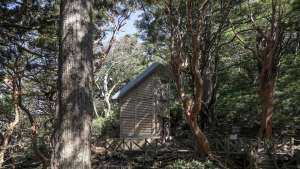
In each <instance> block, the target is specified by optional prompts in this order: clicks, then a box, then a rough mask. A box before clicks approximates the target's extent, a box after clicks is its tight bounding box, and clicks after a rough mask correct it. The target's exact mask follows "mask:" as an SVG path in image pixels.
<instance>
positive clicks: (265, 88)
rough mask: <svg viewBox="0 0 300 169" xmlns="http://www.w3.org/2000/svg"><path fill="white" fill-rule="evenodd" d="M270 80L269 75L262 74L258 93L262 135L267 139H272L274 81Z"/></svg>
mask: <svg viewBox="0 0 300 169" xmlns="http://www.w3.org/2000/svg"><path fill="white" fill-rule="evenodd" d="M269 78H270V77H268V74H266V73H264V72H262V74H261V81H260V84H259V87H258V92H257V93H258V96H259V99H260V102H261V108H262V112H261V129H260V135H261V137H265V138H270V137H272V115H273V91H274V80H272V79H269Z"/></svg>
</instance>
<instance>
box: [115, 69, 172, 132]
mask: <svg viewBox="0 0 300 169" xmlns="http://www.w3.org/2000/svg"><path fill="white" fill-rule="evenodd" d="M162 74H164V75H165V74H166V73H165V72H164V68H163V66H162V65H161V64H159V63H153V64H152V65H151V66H149V67H148V68H146V69H145V70H144V71H143V72H142V73H140V74H139V75H138V76H137V77H136V78H135V79H133V80H131V81H129V82H128V83H127V84H126V85H125V86H124V87H122V88H121V89H120V90H119V91H118V92H117V93H116V94H115V95H113V97H112V99H113V100H118V102H119V106H120V137H121V138H153V137H167V136H168V133H169V132H168V131H169V124H170V123H169V120H168V119H169V109H168V93H169V87H168V83H166V82H167V80H163V78H162V77H163V76H162ZM165 77H166V76H165ZM169 77H170V76H169Z"/></svg>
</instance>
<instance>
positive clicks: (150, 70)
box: [112, 63, 161, 100]
mask: <svg viewBox="0 0 300 169" xmlns="http://www.w3.org/2000/svg"><path fill="white" fill-rule="evenodd" d="M160 65H161V64H160V63H153V64H151V65H150V66H149V67H148V68H147V69H145V70H144V71H143V72H142V73H141V74H139V75H138V76H137V77H136V78H135V79H133V80H131V81H129V82H128V83H127V84H126V85H125V86H124V87H122V88H121V89H120V90H119V91H118V92H117V93H116V94H114V95H113V96H112V99H113V100H115V99H119V98H120V97H123V96H124V95H126V94H127V93H128V92H129V91H130V90H131V89H133V88H134V87H135V86H136V85H138V84H139V83H140V82H141V81H143V80H144V79H145V78H146V77H148V76H149V75H151V74H152V73H153V72H154V71H155V70H156V69H157V68H158V67H159V66H160Z"/></svg>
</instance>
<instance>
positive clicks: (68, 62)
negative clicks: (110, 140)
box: [51, 0, 93, 169]
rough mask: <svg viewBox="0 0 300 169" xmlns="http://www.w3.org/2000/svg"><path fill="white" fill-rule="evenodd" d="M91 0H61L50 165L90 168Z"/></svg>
mask: <svg viewBox="0 0 300 169" xmlns="http://www.w3.org/2000/svg"><path fill="white" fill-rule="evenodd" d="M92 7H93V2H92V0H85V1H83V0H62V1H61V13H60V15H61V18H60V29H59V30H60V55H59V63H58V64H59V65H58V69H59V70H58V76H59V79H58V119H57V126H56V128H55V134H54V138H53V139H54V140H53V141H54V143H55V146H54V151H53V154H52V159H51V168H52V169H90V168H91V149H90V127H91V117H92V113H93V102H92V81H93V76H92V74H93V64H92V40H93V36H92V35H93V33H92V32H93V24H92V15H93V13H92Z"/></svg>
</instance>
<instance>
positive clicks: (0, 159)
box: [0, 78, 20, 168]
mask: <svg viewBox="0 0 300 169" xmlns="http://www.w3.org/2000/svg"><path fill="white" fill-rule="evenodd" d="M16 83H17V82H16V79H15V78H13V80H12V85H13V87H12V90H13V91H12V105H13V108H14V112H15V119H14V121H12V122H11V123H9V124H8V126H7V129H6V132H5V133H4V134H3V140H2V142H1V145H0V168H2V165H3V163H4V157H5V153H6V150H7V148H8V145H9V142H10V138H11V135H12V134H13V132H14V129H15V127H16V125H17V124H18V123H19V120H20V111H19V107H18V95H19V93H18V91H17V84H16Z"/></svg>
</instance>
